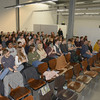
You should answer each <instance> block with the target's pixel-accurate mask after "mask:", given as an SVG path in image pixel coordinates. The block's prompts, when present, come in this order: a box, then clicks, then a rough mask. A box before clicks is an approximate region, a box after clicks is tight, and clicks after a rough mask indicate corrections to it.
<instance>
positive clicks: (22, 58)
mask: <svg viewBox="0 0 100 100" xmlns="http://www.w3.org/2000/svg"><path fill="white" fill-rule="evenodd" d="M25 62H27V57H26V55H25V54H24V53H23V49H22V48H21V47H18V48H17V55H16V56H15V65H16V66H17V70H18V71H21V70H22V69H23V68H24V66H23V63H25Z"/></svg>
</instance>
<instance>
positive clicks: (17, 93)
mask: <svg viewBox="0 0 100 100" xmlns="http://www.w3.org/2000/svg"><path fill="white" fill-rule="evenodd" d="M30 93H31V91H30V90H29V89H27V88H25V87H18V88H16V89H13V90H12V91H11V93H10V96H11V97H12V98H13V99H14V100H19V99H21V98H23V97H25V96H27V95H28V94H30Z"/></svg>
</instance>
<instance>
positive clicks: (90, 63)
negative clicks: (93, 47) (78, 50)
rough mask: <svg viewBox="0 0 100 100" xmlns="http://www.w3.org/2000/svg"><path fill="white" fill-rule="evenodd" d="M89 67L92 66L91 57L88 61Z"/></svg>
mask: <svg viewBox="0 0 100 100" xmlns="http://www.w3.org/2000/svg"><path fill="white" fill-rule="evenodd" d="M88 62H89V65H90V66H92V65H93V57H91V58H89V59H88Z"/></svg>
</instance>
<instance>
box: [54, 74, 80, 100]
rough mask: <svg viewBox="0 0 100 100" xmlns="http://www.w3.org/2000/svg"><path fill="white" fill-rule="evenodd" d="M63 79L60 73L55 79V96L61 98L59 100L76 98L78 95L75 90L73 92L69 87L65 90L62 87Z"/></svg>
mask: <svg viewBox="0 0 100 100" xmlns="http://www.w3.org/2000/svg"><path fill="white" fill-rule="evenodd" d="M65 81H66V80H65V76H64V75H61V76H59V77H57V78H56V79H55V81H54V83H55V84H54V87H55V89H56V91H57V97H58V98H61V100H70V99H72V100H77V98H78V95H77V94H76V93H75V92H73V91H71V90H69V89H67V90H65V89H63V86H64V84H65Z"/></svg>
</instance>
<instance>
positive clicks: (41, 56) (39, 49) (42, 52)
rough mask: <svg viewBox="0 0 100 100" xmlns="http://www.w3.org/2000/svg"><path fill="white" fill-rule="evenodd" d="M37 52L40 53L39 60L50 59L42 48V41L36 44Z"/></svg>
mask: <svg viewBox="0 0 100 100" xmlns="http://www.w3.org/2000/svg"><path fill="white" fill-rule="evenodd" d="M37 53H38V54H39V55H40V59H39V61H42V62H48V61H49V60H51V59H52V58H51V57H47V53H46V52H45V50H44V49H43V44H42V43H40V44H38V50H37Z"/></svg>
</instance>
